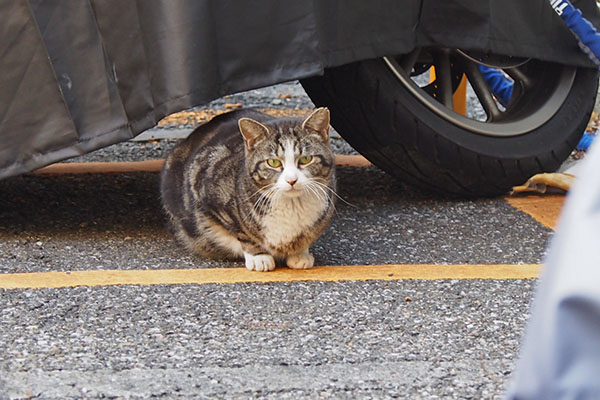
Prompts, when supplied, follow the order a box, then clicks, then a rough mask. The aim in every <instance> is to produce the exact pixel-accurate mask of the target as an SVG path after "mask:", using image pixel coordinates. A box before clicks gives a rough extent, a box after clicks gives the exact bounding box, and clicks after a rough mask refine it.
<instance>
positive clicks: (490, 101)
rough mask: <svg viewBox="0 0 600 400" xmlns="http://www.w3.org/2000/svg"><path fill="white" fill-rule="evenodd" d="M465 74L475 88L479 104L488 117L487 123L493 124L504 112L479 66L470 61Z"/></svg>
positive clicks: (467, 63) (466, 65)
mask: <svg viewBox="0 0 600 400" xmlns="http://www.w3.org/2000/svg"><path fill="white" fill-rule="evenodd" d="M465 72H466V74H467V78H468V79H469V83H470V84H471V86H472V87H473V90H474V91H475V94H476V95H477V98H478V99H479V102H480V103H481V105H482V106H483V109H484V110H485V113H486V114H487V116H488V119H487V122H493V121H494V120H496V119H498V117H500V116H501V115H502V111H500V109H499V108H498V105H497V104H496V101H495V100H494V97H493V96H492V93H491V91H490V88H489V87H488V85H487V83H486V81H485V79H484V77H483V75H482V74H481V71H480V70H479V67H478V65H477V64H475V63H472V62H469V61H467V62H465Z"/></svg>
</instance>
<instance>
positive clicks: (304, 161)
mask: <svg viewBox="0 0 600 400" xmlns="http://www.w3.org/2000/svg"><path fill="white" fill-rule="evenodd" d="M312 160H313V156H302V157H300V159H299V160H298V163H300V165H306V164H310V162H311V161H312Z"/></svg>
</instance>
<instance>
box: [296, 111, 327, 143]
mask: <svg viewBox="0 0 600 400" xmlns="http://www.w3.org/2000/svg"><path fill="white" fill-rule="evenodd" d="M302 129H304V130H307V131H309V132H315V133H318V134H319V135H321V137H322V138H323V140H326V141H328V140H329V109H328V108H326V107H320V108H317V109H316V110H315V111H313V112H312V113H310V115H309V116H308V117H306V119H305V120H304V122H302Z"/></svg>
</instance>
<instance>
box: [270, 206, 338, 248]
mask: <svg viewBox="0 0 600 400" xmlns="http://www.w3.org/2000/svg"><path fill="white" fill-rule="evenodd" d="M326 206H327V205H326V204H325V203H324V202H323V201H322V200H320V199H319V198H317V197H316V196H313V195H311V194H305V195H302V196H300V197H298V198H290V199H280V200H279V201H278V202H277V203H276V204H275V205H273V207H272V208H271V211H270V212H269V214H268V215H267V216H266V217H265V218H264V220H263V224H262V227H263V233H264V238H265V242H266V244H267V245H269V246H272V247H280V246H281V245H285V244H286V243H290V242H291V241H293V240H294V239H295V238H296V237H298V235H300V234H301V233H303V232H306V230H307V229H311V227H312V226H313V225H314V224H315V222H317V220H318V219H319V218H320V217H321V215H323V212H324V211H325V207H326Z"/></svg>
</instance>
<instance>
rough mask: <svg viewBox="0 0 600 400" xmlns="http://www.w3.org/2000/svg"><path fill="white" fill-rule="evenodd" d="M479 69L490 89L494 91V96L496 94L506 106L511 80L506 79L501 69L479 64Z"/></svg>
mask: <svg viewBox="0 0 600 400" xmlns="http://www.w3.org/2000/svg"><path fill="white" fill-rule="evenodd" d="M479 70H480V71H481V74H482V75H483V78H484V79H485V81H486V82H487V84H488V86H489V87H490V90H491V91H492V93H494V96H496V98H497V99H498V100H499V101H500V103H501V104H502V105H503V106H506V105H507V104H508V102H509V101H510V96H512V91H513V85H514V83H513V81H511V80H510V79H508V78H507V77H506V76H505V75H504V73H503V72H502V71H501V70H499V69H496V68H491V67H486V66H485V65H480V66H479Z"/></svg>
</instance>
